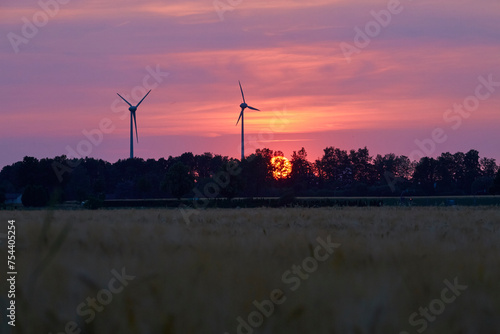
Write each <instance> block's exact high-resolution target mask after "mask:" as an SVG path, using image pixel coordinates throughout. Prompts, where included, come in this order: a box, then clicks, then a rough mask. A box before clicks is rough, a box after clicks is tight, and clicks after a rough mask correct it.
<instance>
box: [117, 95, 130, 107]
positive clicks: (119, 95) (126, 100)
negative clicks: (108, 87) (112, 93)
mask: <svg viewBox="0 0 500 334" xmlns="http://www.w3.org/2000/svg"><path fill="white" fill-rule="evenodd" d="M116 94H118V93H116ZM118 96H119V97H121V98H122V100H123V101H125V102H126V103H127V104H128V105H129V106H131V107H132V105H131V104H130V103H128V101H127V100H125V99H124V98H123V96H121V95H120V94H118Z"/></svg>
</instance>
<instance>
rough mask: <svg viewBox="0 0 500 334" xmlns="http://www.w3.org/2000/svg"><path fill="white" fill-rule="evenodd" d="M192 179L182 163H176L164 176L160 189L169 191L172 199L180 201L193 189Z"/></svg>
mask: <svg viewBox="0 0 500 334" xmlns="http://www.w3.org/2000/svg"><path fill="white" fill-rule="evenodd" d="M193 186H194V178H193V176H192V175H191V172H190V170H189V168H188V167H187V166H186V165H185V164H183V163H182V162H180V161H179V162H176V163H175V164H173V165H172V167H170V168H169V169H168V171H167V173H166V174H165V179H164V181H163V183H162V189H163V190H165V191H167V190H168V191H170V192H171V193H172V195H173V196H174V197H176V198H177V199H181V197H182V196H183V195H185V194H186V193H188V192H189V191H190V190H192V189H193Z"/></svg>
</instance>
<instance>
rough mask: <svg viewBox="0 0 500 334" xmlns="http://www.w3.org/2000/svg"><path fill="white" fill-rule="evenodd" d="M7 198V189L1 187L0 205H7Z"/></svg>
mask: <svg viewBox="0 0 500 334" xmlns="http://www.w3.org/2000/svg"><path fill="white" fill-rule="evenodd" d="M5 200H6V197H5V189H4V188H2V187H0V204H3V203H5Z"/></svg>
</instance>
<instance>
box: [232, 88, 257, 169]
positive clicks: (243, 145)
mask: <svg viewBox="0 0 500 334" xmlns="http://www.w3.org/2000/svg"><path fill="white" fill-rule="evenodd" d="M238 83H239V84H240V90H241V97H242V98H243V103H242V104H240V108H241V112H240V117H238V121H237V122H236V125H238V122H239V121H240V119H241V161H243V159H245V134H244V125H243V120H244V117H243V111H244V110H245V108H248V109H252V110H257V111H260V110H259V109H257V108H254V107H250V106H249V105H248V104H247V103H246V102H245V94H243V88H241V82H240V81H239V80H238Z"/></svg>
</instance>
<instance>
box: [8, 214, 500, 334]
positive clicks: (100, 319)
mask: <svg viewBox="0 0 500 334" xmlns="http://www.w3.org/2000/svg"><path fill="white" fill-rule="evenodd" d="M0 218H1V221H2V225H1V226H3V228H2V231H0V233H7V232H6V225H7V220H9V219H15V221H16V223H15V225H16V237H17V239H16V240H17V243H16V266H17V272H18V275H17V282H16V326H15V327H11V326H7V325H6V323H5V321H4V320H5V316H3V317H2V318H3V319H2V327H1V329H2V333H10V332H12V333H54V334H55V333H141V334H142V333H144V334H148V333H181V334H188V333H220V334H224V333H229V334H233V333H246V334H247V333H273V334H281V333H329V334H333V333H353V334H354V333H356V334H358V333H359V334H361V333H384V334H386V333H405V334H406V333H422V332H425V333H429V334H431V333H440V334H446V333H464V334H465V333H471V334H472V333H474V334H476V333H500V317H499V315H500V284H499V279H500V267H499V264H500V228H499V227H500V210H498V208H496V207H475V208H462V207H443V208H439V207H433V208H429V207H426V208H416V207H412V208H316V209H303V208H286V209H268V208H262V209H227V210H216V209H213V210H200V211H199V212H197V214H193V215H192V216H191V217H190V220H189V221H186V220H185V219H184V218H183V215H182V212H181V211H180V210H177V209H148V210H141V209H135V210H133V209H129V210H97V211H83V210H82V211H79V210H66V211H64V210H59V211H58V210H42V211H1V212H0ZM319 240H321V241H319ZM329 240H330V241H331V242H332V243H335V244H336V246H335V249H334V250H332V249H328V248H327V247H326V246H324V245H325V243H328V242H329ZM322 245H323V246H322ZM330 250H331V251H332V252H331V253H329V251H330ZM0 253H1V257H2V260H1V262H2V263H6V258H7V247H6V243H5V239H2V243H1V244H0ZM319 255H321V260H320V257H319ZM3 259H5V260H3ZM298 266H300V269H297V267H298ZM2 271H3V272H6V271H7V269H6V266H3V268H2ZM120 273H121V274H122V275H121V276H122V277H121V280H120V279H118V278H117V277H118V276H120V275H118V274H120ZM123 277H125V279H124V278H123ZM457 282H458V284H459V287H458V288H457V287H455V288H454V289H453V288H450V284H455V285H456V284H457ZM7 289H8V286H7V282H6V280H4V279H2V280H1V282H0V290H1V295H0V302H1V304H2V309H3V310H5V308H4V306H6V305H7V292H6V291H7ZM446 289H447V290H446ZM443 291H444V292H443ZM278 302H279V303H278ZM256 305H257V306H256ZM426 310H427V311H426ZM3 312H5V311H3ZM425 312H426V313H425ZM410 318H411V319H410ZM242 323H244V324H242Z"/></svg>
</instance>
